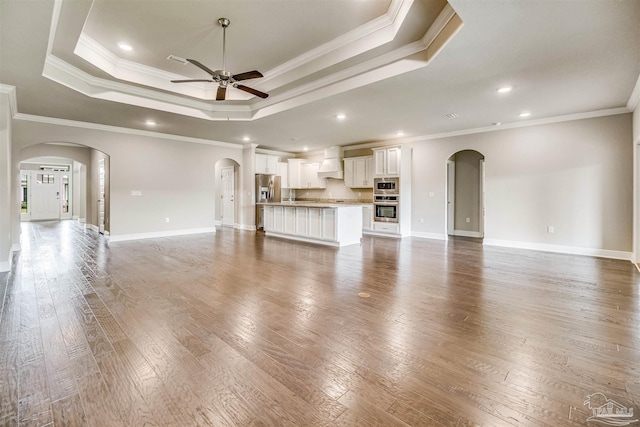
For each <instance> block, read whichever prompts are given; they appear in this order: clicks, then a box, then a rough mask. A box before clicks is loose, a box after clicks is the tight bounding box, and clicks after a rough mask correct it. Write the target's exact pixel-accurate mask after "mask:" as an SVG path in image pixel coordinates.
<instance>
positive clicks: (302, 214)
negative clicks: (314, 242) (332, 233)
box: [296, 208, 309, 237]
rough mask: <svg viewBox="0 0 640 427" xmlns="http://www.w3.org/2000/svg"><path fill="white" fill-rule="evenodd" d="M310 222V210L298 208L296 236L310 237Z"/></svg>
mask: <svg viewBox="0 0 640 427" xmlns="http://www.w3.org/2000/svg"><path fill="white" fill-rule="evenodd" d="M308 222H309V209H308V208H296V234H297V235H298V236H305V237H306V236H308V235H309V229H308V227H307V224H308Z"/></svg>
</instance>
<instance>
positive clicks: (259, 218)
mask: <svg viewBox="0 0 640 427" xmlns="http://www.w3.org/2000/svg"><path fill="white" fill-rule="evenodd" d="M279 201H280V177H279V176H278V175H264V174H256V229H257V230H264V205H261V203H269V202H279Z"/></svg>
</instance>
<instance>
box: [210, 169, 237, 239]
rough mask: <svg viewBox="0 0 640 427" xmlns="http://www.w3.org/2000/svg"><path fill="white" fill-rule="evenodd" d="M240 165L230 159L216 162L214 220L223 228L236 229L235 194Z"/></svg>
mask: <svg viewBox="0 0 640 427" xmlns="http://www.w3.org/2000/svg"><path fill="white" fill-rule="evenodd" d="M239 173H240V165H239V164H238V162H236V161H235V160H232V159H228V158H225V159H221V160H218V161H217V162H216V165H215V174H216V186H215V200H216V201H220V203H215V219H216V224H220V225H221V226H223V227H236V224H238V221H237V216H238V211H239V209H238V208H237V199H238V198H237V197H236V194H237V193H238V192H239V190H240V179H239Z"/></svg>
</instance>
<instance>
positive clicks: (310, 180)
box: [301, 162, 327, 188]
mask: <svg viewBox="0 0 640 427" xmlns="http://www.w3.org/2000/svg"><path fill="white" fill-rule="evenodd" d="M319 169H320V163H319V162H315V163H303V164H302V169H301V170H302V173H301V175H302V187H301V188H327V180H326V179H325V178H318V170H319Z"/></svg>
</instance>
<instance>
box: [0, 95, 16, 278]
mask: <svg viewBox="0 0 640 427" xmlns="http://www.w3.org/2000/svg"><path fill="white" fill-rule="evenodd" d="M11 154H12V153H11V109H10V108H9V98H8V96H6V95H2V94H0V272H4V271H9V270H11V258H12V244H13V239H12V218H11V207H12V203H11V188H12V185H13V179H12V176H13V171H12V167H11V165H12V156H11Z"/></svg>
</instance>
